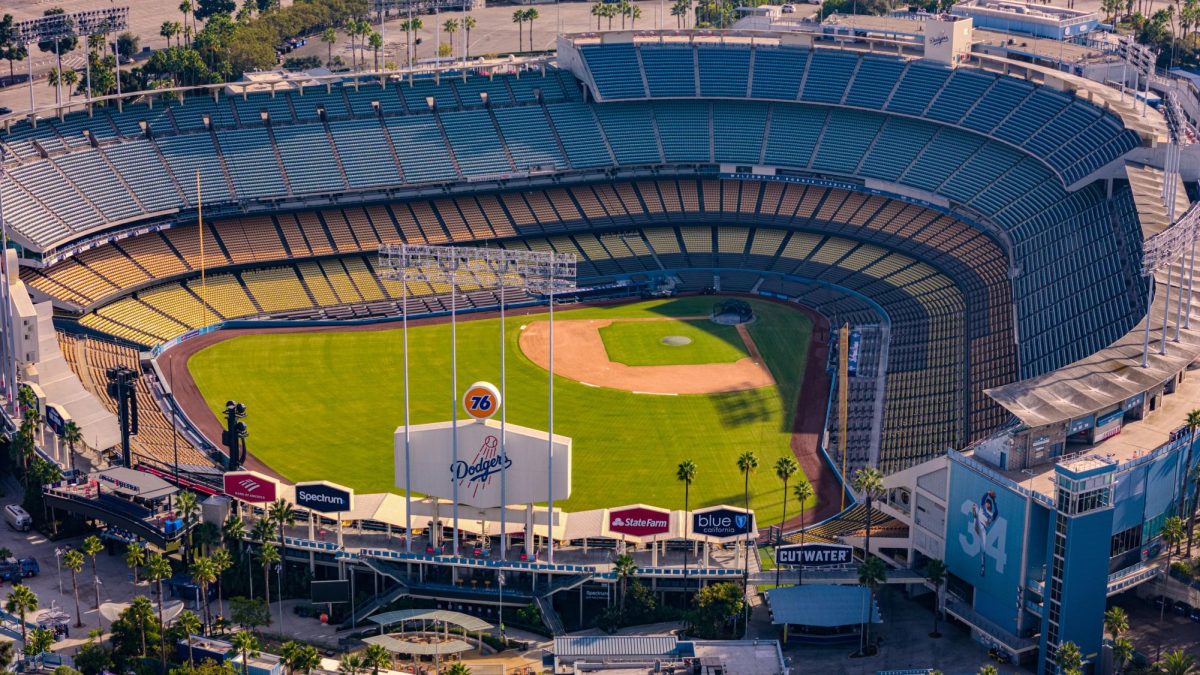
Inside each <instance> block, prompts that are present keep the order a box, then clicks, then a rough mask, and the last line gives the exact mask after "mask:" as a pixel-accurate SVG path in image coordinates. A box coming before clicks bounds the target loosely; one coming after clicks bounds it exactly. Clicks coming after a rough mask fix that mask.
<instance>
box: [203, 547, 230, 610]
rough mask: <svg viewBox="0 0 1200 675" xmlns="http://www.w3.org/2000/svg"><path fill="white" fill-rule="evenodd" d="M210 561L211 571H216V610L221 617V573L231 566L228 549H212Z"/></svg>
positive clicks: (222, 603)
mask: <svg viewBox="0 0 1200 675" xmlns="http://www.w3.org/2000/svg"><path fill="white" fill-rule="evenodd" d="M208 558H209V560H211V561H212V564H213V571H214V572H216V573H217V611H218V612H220V615H221V617H222V618H224V617H225V599H224V597H223V595H222V593H221V575H223V574H225V572H226V571H227V570H228V569H229V568H231V567H233V557H232V556H230V555H229V551H226V550H225V549H223V548H219V549H217V550H215V551H213V554H212V555H211V556H209V557H208Z"/></svg>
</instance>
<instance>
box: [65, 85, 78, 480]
mask: <svg viewBox="0 0 1200 675" xmlns="http://www.w3.org/2000/svg"><path fill="white" fill-rule="evenodd" d="M78 82H79V73H77V72H75V71H74V70H71V69H70V68H68V69H67V70H64V71H63V74H62V83H63V86H64V87H66V88H67V102H68V103H69V102H70V101H71V99H72V98H74V97H75V85H76V84H77V83H78ZM68 424H70V422H68ZM70 463H71V464H74V459H72V460H70Z"/></svg>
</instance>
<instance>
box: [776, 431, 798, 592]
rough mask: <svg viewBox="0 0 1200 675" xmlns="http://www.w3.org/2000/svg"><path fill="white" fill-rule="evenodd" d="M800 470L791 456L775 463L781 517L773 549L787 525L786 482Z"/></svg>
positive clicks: (777, 568)
mask: <svg viewBox="0 0 1200 675" xmlns="http://www.w3.org/2000/svg"><path fill="white" fill-rule="evenodd" d="M799 470H800V465H799V464H797V463H796V458H795V457H792V456H791V455H784V456H783V457H780V458H779V459H778V460H776V461H775V477H776V478H778V479H779V480H781V481H783V516H782V517H781V519H780V521H779V534H778V536H777V538H776V540H775V547H776V548H778V547H779V544H780V543H782V542H783V528H784V527H785V526H786V525H787V504H788V496H787V495H788V491H787V486H788V481H789V480H791V479H792V476H794V475H796V472H797V471H799ZM779 570H780V568H779V566H778V565H776V566H775V585H776V586H778V585H779Z"/></svg>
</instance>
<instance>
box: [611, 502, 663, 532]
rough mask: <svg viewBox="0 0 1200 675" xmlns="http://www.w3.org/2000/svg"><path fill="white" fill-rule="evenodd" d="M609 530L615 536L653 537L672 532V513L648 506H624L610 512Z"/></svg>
mask: <svg viewBox="0 0 1200 675" xmlns="http://www.w3.org/2000/svg"><path fill="white" fill-rule="evenodd" d="M608 529H609V531H610V532H612V533H614V534H622V535H628V536H631V537H652V536H654V535H656V534H666V533H667V532H670V531H671V512H670V511H666V510H663V509H654V508H650V507H648V506H624V507H621V508H619V509H609V510H608Z"/></svg>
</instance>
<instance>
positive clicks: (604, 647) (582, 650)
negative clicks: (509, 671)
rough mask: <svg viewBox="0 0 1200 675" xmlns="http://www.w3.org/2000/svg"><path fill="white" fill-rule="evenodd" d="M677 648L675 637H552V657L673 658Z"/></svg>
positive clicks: (677, 643) (677, 642)
mask: <svg viewBox="0 0 1200 675" xmlns="http://www.w3.org/2000/svg"><path fill="white" fill-rule="evenodd" d="M678 648H679V639H678V638H676V637H675V636H674V635H578V636H563V637H556V638H554V655H555V656H557V657H559V658H572V657H578V656H601V657H604V656H609V657H611V656H627V657H628V656H672V655H674V654H675V652H676V650H677V649H678Z"/></svg>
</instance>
